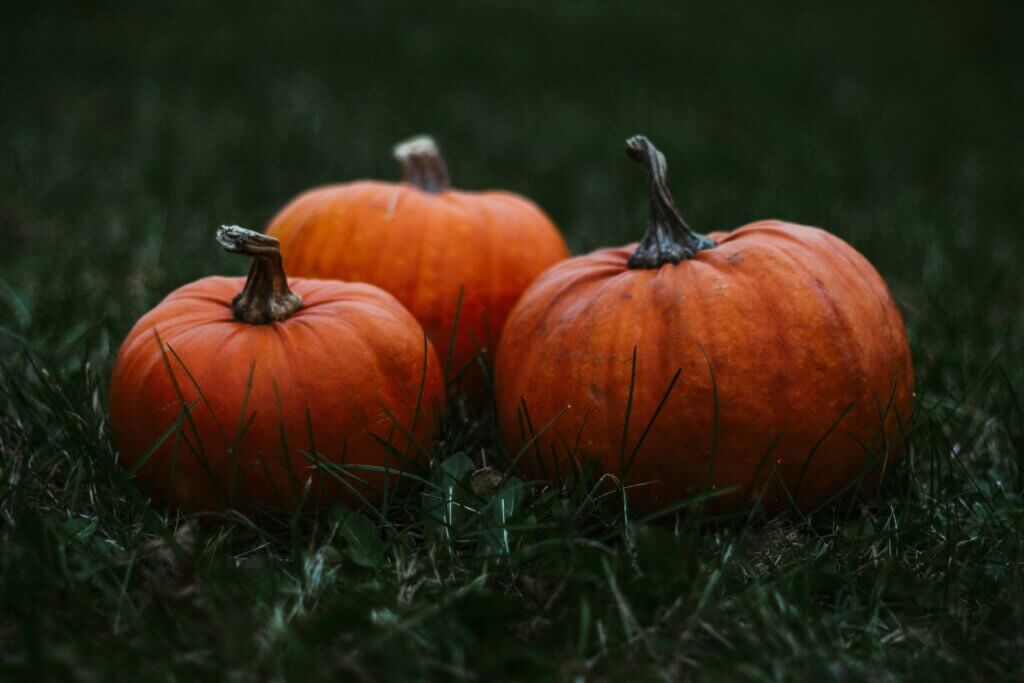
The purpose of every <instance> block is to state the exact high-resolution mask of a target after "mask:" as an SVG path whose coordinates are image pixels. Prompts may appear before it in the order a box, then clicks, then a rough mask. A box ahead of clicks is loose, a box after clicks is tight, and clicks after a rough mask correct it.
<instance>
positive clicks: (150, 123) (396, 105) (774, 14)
mask: <svg viewBox="0 0 1024 683" xmlns="http://www.w3.org/2000/svg"><path fill="white" fill-rule="evenodd" d="M342 5H343V3H323V4H319V5H317V4H311V3H306V2H296V3H262V4H261V6H255V5H254V6H247V7H242V6H234V5H232V6H228V5H226V4H223V3H198V2H188V3H182V4H172V3H160V2H147V3H142V2H140V3H119V4H115V3H73V4H72V3H67V4H65V3H50V4H46V5H45V6H44V4H42V3H39V4H37V6H32V7H30V6H29V5H28V4H22V5H20V6H17V7H15V6H11V7H7V8H5V9H3V10H2V12H3V16H2V18H0V26H2V28H0V38H2V41H0V83H2V84H3V90H4V93H5V97H4V105H3V107H2V108H0V132H2V136H0V243H2V247H0V672H2V676H3V677H4V678H9V679H21V680H29V679H33V678H38V679H60V680H67V679H75V680H97V679H103V678H108V677H110V678H135V677H141V678H145V679H160V680H163V679H174V678H181V679H190V678H193V677H197V676H198V677H203V678H218V679H219V678H227V677H228V676H230V677H231V678H232V679H237V680H263V679H268V678H274V679H277V678H279V679H305V678H307V677H310V678H317V679H321V678H322V679H326V678H328V677H330V678H332V679H337V677H339V676H340V677H341V680H387V679H423V678H428V679H445V680H450V679H454V680H463V679H464V680H489V679H531V680H532V679H548V680H581V679H582V680H618V679H622V680H659V679H667V680H678V679H729V680H738V679H744V680H746V679H750V680H766V679H770V680H776V679H798V680H799V679H810V678H812V677H814V678H817V679H819V680H820V679H827V680H832V679H836V680H848V679H854V680H857V679H870V680H888V679H901V678H914V679H932V678H939V677H942V678H960V677H966V678H971V679H984V680H997V679H1019V678H1020V677H1021V676H1024V497H1022V496H1024V363H1022V362H1021V361H1022V360H1024V316H1022V315H1021V311H1024V268H1021V267H1020V260H1021V259H1024V230H1022V229H1021V226H1022V225H1024V208H1022V207H1024V204H1022V202H1021V192H1022V189H1024V164H1022V163H1021V159H1024V135H1021V132H1020V121H1021V119H1022V117H1024V51H1022V50H1021V49H1020V40H1021V38H1020V37H1021V35H1022V34H1024V10H1022V8H1021V7H1020V6H1019V5H1012V4H1010V3H1006V4H1000V3H971V4H970V5H968V4H967V3H919V4H918V3H910V4H901V5H899V6H894V5H893V4H891V3H857V4H849V5H846V6H845V7H840V6H831V5H828V4H825V3H817V4H814V5H810V4H797V3H783V4H782V5H780V6H774V5H773V6H772V7H771V9H769V8H768V7H767V5H765V4H763V3H760V4H757V5H754V4H753V3H750V4H748V5H744V4H741V3H735V2H727V3H715V4H714V6H713V7H707V8H699V7H698V6H697V4H696V3H664V4H654V3H642V4H641V3H614V2H608V3H603V2H590V3H572V4H570V3H564V4H563V3H530V4H529V5H528V4H526V3H511V2H508V3H490V2H485V3H455V4H452V5H450V6H448V7H447V8H443V9H442V8H437V7H433V4H431V6H430V7H428V6H427V3H412V2H405V3H394V2H382V3H372V4H371V3H366V4H361V5H359V6H353V7H343V6H342ZM421 132H429V133H431V134H433V135H434V136H435V137H436V138H437V139H438V141H439V142H440V143H441V145H442V146H443V148H444V150H445V153H446V157H447V160H448V165H449V169H450V171H451V175H452V179H453V182H454V183H455V185H457V186H459V187H463V188H466V189H483V188H489V187H501V188H508V189H511V190H514V191H516V192H519V193H522V194H524V195H527V196H529V197H531V198H533V199H534V200H535V201H537V202H538V203H539V204H540V205H541V206H542V207H544V209H545V210H546V211H547V212H548V213H549V214H550V215H551V216H552V218H553V219H554V220H555V222H556V223H557V224H558V225H559V226H560V227H561V229H562V230H563V232H564V234H565V235H566V238H567V239H568V241H569V243H570V246H571V247H572V249H573V251H574V252H575V253H585V252H587V251H590V250H592V249H595V248H597V247H600V246H606V245H615V244H622V243H626V242H630V241H633V240H635V239H637V238H638V237H639V234H640V232H641V231H642V228H643V225H644V220H645V212H646V199H645V197H644V195H643V189H644V188H643V182H642V179H641V178H640V176H639V172H638V171H637V169H636V168H635V166H633V165H632V164H631V163H630V162H629V161H628V160H627V159H626V158H625V155H624V153H623V145H624V140H625V139H626V137H628V136H629V135H632V134H634V133H639V132H642V133H645V134H647V135H649V136H650V137H651V138H652V139H653V140H654V141H655V143H656V144H658V145H659V147H661V149H662V150H663V151H664V152H665V154H666V156H667V157H668V159H669V164H670V168H671V179H670V182H671V186H672V189H673V192H674V194H675V198H676V201H677V203H678V204H679V206H680V208H681V209H682V211H683V213H684V215H685V216H686V217H687V219H688V220H689V222H690V224H691V225H693V226H694V227H695V228H696V229H698V230H701V231H711V230H728V229H731V228H733V227H737V226H739V225H742V224H744V223H747V222H751V221H753V220H756V219H760V218H768V217H778V218H784V219H787V220H791V221H794V222H799V223H805V224H810V225H817V226H822V227H825V228H827V229H829V230H831V231H832V232H834V233H835V234H837V235H839V236H840V237H842V238H843V239H845V240H847V241H849V242H850V243H851V244H852V245H854V246H855V247H856V248H857V249H858V250H860V251H861V252H862V253H863V254H864V255H865V256H867V258H868V259H870V260H871V262H872V263H874V264H875V266H876V267H877V268H878V270H879V271H880V272H881V273H882V275H883V276H884V277H885V278H886V280H887V281H888V282H889V284H890V286H891V288H892V291H893V294H894V296H895V298H896V300H897V301H898V303H899V305H900V307H901V309H902V311H903V313H904V316H905V318H906V323H907V328H908V332H909V335H910V340H911V346H912V350H913V355H914V362H915V370H916V375H917V397H916V403H917V408H916V413H915V420H914V423H913V427H912V429H911V433H910V435H909V437H908V442H907V444H908V446H907V457H906V458H905V459H904V460H903V462H902V463H901V464H900V465H899V466H898V468H897V470H896V471H895V472H894V473H893V476H891V477H890V478H889V479H888V481H887V483H886V485H885V487H884V488H883V489H882V491H881V492H879V493H878V494H877V495H859V496H856V497H855V498H853V499H851V500H850V501H848V502H847V503H845V504H842V505H839V506H832V507H829V508H827V509H823V510H818V511H815V512H814V513H813V514H809V515H803V514H800V513H798V512H796V511H785V512H781V513H755V514H751V515H746V516H742V517H740V518H738V519H737V518H729V519H714V518H710V517H708V516H706V515H699V514H696V513H694V512H693V511H691V510H684V511H681V512H675V513H673V514H667V515H661V516H649V517H646V518H644V517H641V518H636V517H635V516H634V515H631V514H630V511H629V509H628V507H624V506H622V505H616V504H612V503H610V502H608V501H607V500H600V499H597V498H595V497H594V496H588V495H587V490H586V488H585V487H584V486H582V485H581V486H577V487H575V488H571V489H569V490H565V491H559V490H554V489H551V488H547V489H544V488H543V487H540V486H535V487H525V488H523V489H521V490H519V491H518V492H505V493H501V494H500V495H506V496H513V497H516V503H517V507H516V509H517V511H516V513H515V515H514V516H513V517H512V518H511V519H510V520H506V522H505V523H504V524H502V523H499V522H497V521H496V517H495V515H494V510H495V504H496V503H495V501H497V499H496V498H492V499H490V502H489V503H487V504H486V505H477V506H475V507H474V509H473V510H464V511H463V512H462V513H461V514H459V515H455V516H454V517H453V518H451V519H446V520H443V521H444V522H445V524H442V525H440V526H439V524H438V521H437V519H436V518H435V517H433V516H431V515H429V514H426V513H425V512H424V511H425V509H426V507H427V505H428V502H429V498H430V495H431V494H430V493H429V491H428V493H427V494H426V495H424V494H423V493H422V492H420V491H415V490H412V491H408V492H406V493H404V494H402V495H401V496H398V497H396V498H395V499H393V500H391V501H389V504H388V505H387V506H386V507H385V506H378V507H370V508H365V509H362V510H356V511H352V510H343V509H340V508H338V509H331V510H327V511H322V512H321V513H320V514H315V515H314V514H312V513H308V512H306V513H295V514H291V515H282V516H280V517H278V518H274V519H260V520H255V519H252V518H248V517H245V516H242V515H240V514H228V515H220V516H217V517H206V518H203V519H202V520H197V519H194V518H188V517H184V516H181V515H178V514H175V513H174V512H172V511H167V510H164V509H160V508H154V507H152V506H151V505H149V504H148V503H147V501H146V499H145V498H144V497H143V496H142V495H141V494H140V493H139V492H138V490H137V489H136V488H135V487H134V486H133V485H132V483H131V481H130V478H129V476H128V474H127V473H126V472H125V471H123V470H122V469H121V468H120V467H118V466H117V465H116V464H115V456H116V450H115V448H114V445H113V444H112V442H111V439H110V434H109V426H108V422H107V408H106V395H107V390H108V379H109V374H110V369H111V365H112V362H113V357H114V354H115V353H116V352H117V349H118V345H119V343H120V341H121V339H122V338H123V337H124V335H125V334H126V333H127V331H128V329H129V328H130V327H131V325H132V323H133V322H134V321H135V320H136V319H137V318H138V317H139V316H140V315H142V314H143V313H144V312H145V311H146V310H148V309H149V308H151V307H152V306H154V305H155V304H156V303H157V302H159V301H160V299H161V298H162V297H163V296H164V295H166V294H167V293H168V292H169V291H171V290H172V289H174V288H175V287H178V286H180V285H182V284H184V283H186V282H189V281H191V280H194V279H196V278H198V277H201V276H204V275H207V274H213V273H228V274H241V273H242V272H243V271H244V267H245V266H244V265H243V264H241V263H239V261H238V260H237V259H235V258H232V257H230V256H228V255H225V254H224V253H223V252H221V250H219V249H218V248H217V247H216V244H215V242H214V238H213V235H214V230H215V228H216V226H218V225H220V224H222V223H237V224H240V225H244V226H249V227H253V228H262V227H263V226H265V224H266V222H267V221H268V220H269V218H270V217H271V216H272V215H273V213H274V211H275V210H276V209H277V208H278V207H280V206H281V205H282V204H283V203H284V202H286V201H287V200H288V199H289V198H291V197H292V196H294V195H295V194H296V193H298V192H299V191H301V190H303V189H306V188H308V187H311V186H314V185H317V184H321V183H324V182H327V181H337V180H347V179H355V178H363V177H371V178H386V179H392V178H394V177H395V176H396V173H397V172H396V169H395V168H394V165H393V162H392V160H391V158H390V149H391V146H392V145H393V144H394V143H395V142H396V141H398V140H400V139H403V138H405V137H408V136H410V135H413V134H417V133H421ZM446 430H447V431H446V435H445V441H444V443H443V444H440V445H438V446H437V448H436V452H435V455H436V457H437V462H438V463H444V464H443V465H435V467H434V470H433V473H432V475H431V476H432V477H433V478H434V481H435V482H443V481H445V479H444V478H445V477H449V478H454V479H458V478H460V477H462V476H463V474H464V473H466V472H468V471H471V470H472V469H475V468H476V467H479V466H480V465H482V464H484V461H485V460H486V462H487V464H490V465H494V466H497V467H499V468H500V467H502V465H503V464H506V463H507V462H508V460H507V457H508V456H507V454H505V453H503V452H502V450H501V448H500V446H499V444H498V441H497V438H496V434H495V427H494V420H493V415H492V412H491V411H490V409H489V408H478V409H477V410H471V411H468V412H466V411H459V410H455V411H452V414H450V415H449V416H448V420H447V425H446ZM499 502H500V501H499Z"/></svg>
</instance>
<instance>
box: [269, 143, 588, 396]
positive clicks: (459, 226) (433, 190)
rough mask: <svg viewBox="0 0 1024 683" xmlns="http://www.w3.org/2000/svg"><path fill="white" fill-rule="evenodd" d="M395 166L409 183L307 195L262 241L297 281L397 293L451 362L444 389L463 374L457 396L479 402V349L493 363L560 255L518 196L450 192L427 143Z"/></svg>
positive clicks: (554, 232) (553, 235)
mask: <svg viewBox="0 0 1024 683" xmlns="http://www.w3.org/2000/svg"><path fill="white" fill-rule="evenodd" d="M396 158H398V159H399V162H400V163H401V164H402V165H403V169H404V175H405V178H406V182H403V183H389V182H377V181H358V182H352V183H348V184H342V185H330V186H326V187H320V188H316V189H313V190H310V191H308V192H305V193H304V194H302V195H300V196H298V197H297V198H295V199H294V200H292V201H291V202H290V203H289V204H288V205H287V206H285V207H284V208H283V209H281V211H280V212H279V213H278V214H277V216H275V217H274V219H273V220H272V221H271V222H270V225H269V226H268V228H267V234H268V235H273V236H274V237H277V238H278V239H280V241H281V245H282V247H281V248H282V253H283V255H284V263H285V267H286V268H287V270H288V272H290V273H292V274H293V275H301V276H304V277H314V278H339V279H344V280H348V281H359V282H368V283H370V284H373V285H376V286H378V287H380V288H382V289H384V290H386V291H388V292H390V293H391V294H393V295H394V296H395V297H396V298H397V299H398V300H399V301H401V302H402V304H404V305H405V306H406V307H407V308H408V309H409V310H410V311H411V312H412V314H413V315H414V316H416V319H417V320H419V321H420V323H421V324H422V325H423V328H424V329H425V330H426V331H427V335H428V336H429V338H430V340H431V342H432V343H433V344H434V347H435V348H436V349H437V352H438V356H439V357H440V358H441V360H442V362H443V363H446V364H447V363H448V358H449V353H450V354H451V363H450V367H448V371H449V374H450V377H449V379H450V380H451V379H454V377H453V376H456V375H459V380H460V381H459V382H458V384H459V385H460V386H461V388H462V389H463V391H464V392H465V393H466V394H467V395H469V396H471V397H473V398H479V397H480V396H481V395H482V394H483V393H484V389H485V388H486V384H485V382H484V378H483V375H482V373H481V372H480V371H479V368H478V367H476V364H475V363H474V359H475V358H476V357H477V355H478V354H479V352H480V351H481V350H485V351H490V352H491V353H493V350H494V348H495V346H496V344H497V341H498V338H499V336H500V334H501V330H502V328H503V327H504V324H505V319H506V318H507V317H508V313H509V311H510V310H511V309H512V306H513V305H514V304H515V302H516V301H517V300H518V298H519V296H520V295H521V294H522V292H523V290H525V289H526V287H527V286H528V285H529V284H530V283H531V282H532V281H533V279H534V278H535V277H536V276H537V275H539V274H540V273H541V272H543V271H544V270H546V269H547V268H548V267H549V266H551V265H553V264H554V263H556V262H558V261H560V260H562V259H564V258H567V257H568V256H569V250H568V247H567V246H566V243H565V240H564V239H562V236H561V234H559V232H558V229H557V228H556V227H555V225H554V224H553V223H552V222H551V220H550V219H549V218H548V217H547V216H546V215H545V214H544V212H543V211H541V209H540V208H538V207H537V205H536V204H534V203H533V202H531V201H530V200H528V199H526V198H524V197H521V196H518V195H515V194H512V193H509V192H500V191H489V192H463V191H460V190H454V189H450V188H449V187H448V179H447V172H446V171H445V170H444V166H443V161H442V160H441V159H440V156H439V154H438V152H437V148H436V146H434V145H433V143H432V141H430V140H429V139H417V140H413V141H410V142H409V143H406V144H405V145H400V146H399V147H398V148H396ZM460 291H461V292H462V303H461V307H460V306H459V296H460ZM457 311H458V329H457V332H456V337H455V344H454V349H449V345H450V342H451V337H452V326H453V325H454V324H455V317H456V312H457ZM488 362H489V361H488Z"/></svg>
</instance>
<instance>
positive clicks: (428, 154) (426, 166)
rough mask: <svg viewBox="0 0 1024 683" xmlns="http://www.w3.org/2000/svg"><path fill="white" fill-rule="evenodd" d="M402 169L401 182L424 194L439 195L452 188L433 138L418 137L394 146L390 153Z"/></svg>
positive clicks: (442, 158) (426, 136) (446, 168)
mask: <svg viewBox="0 0 1024 683" xmlns="http://www.w3.org/2000/svg"><path fill="white" fill-rule="evenodd" d="M392 153H393V154H394V157H395V161H397V162H398V166H399V167H400V168H401V169H402V181H403V182H406V183H410V184H412V185H415V186H416V187H418V188H419V189H421V190H423V191H424V192H430V193H431V194H440V193H442V192H444V191H445V190H448V189H450V188H451V186H452V181H451V178H449V177H448V167H447V166H446V165H445V163H444V157H442V156H441V150H440V149H438V147H437V143H436V142H434V138H432V137H430V136H428V135H420V136H418V137H415V138H410V139H409V140H406V141H405V142H400V143H398V144H397V145H395V149H394V151H393V152H392Z"/></svg>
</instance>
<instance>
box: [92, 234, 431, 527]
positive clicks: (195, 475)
mask: <svg viewBox="0 0 1024 683" xmlns="http://www.w3.org/2000/svg"><path fill="white" fill-rule="evenodd" d="M217 239H218V241H219V242H220V243H221V245H222V246H223V247H224V248H225V249H227V250H228V251H231V252H234V253H239V254H244V255H247V256H250V257H252V258H253V259H254V260H253V263H252V268H251V270H250V271H249V276H248V278H244V279H243V278H236V277H208V278H204V279H202V280H198V281H196V282H193V283H191V284H188V285H185V286H184V287H181V288H180V289H178V290H176V291H174V292H172V293H171V294H170V295H168V296H167V298H166V299H164V300H163V301H162V302H161V303H160V304H159V305H157V307H156V308H154V309H153V310H151V311H150V312H149V313H147V314H146V315H145V316H143V317H142V319H140V320H139V321H138V322H137V323H136V324H135V326H134V327H133V328H132V330H131V332H130V333H129V334H128V337H127V339H125V341H124V344H123V345H122V346H121V350H120V352H119V354H118V356H117V360H116V362H115V364H114V372H113V377H112V379H111V387H110V423H111V428H112V430H113V436H114V441H115V443H116V444H117V447H118V452H119V455H120V462H121V463H122V464H123V465H124V466H125V467H128V468H131V469H133V470H135V469H138V472H139V475H140V476H141V478H142V480H143V482H144V483H145V485H146V486H147V488H148V489H149V490H150V491H152V492H153V493H155V494H156V495H157V496H158V497H159V498H161V499H163V500H164V501H166V502H167V503H169V504H172V505H174V506H176V507H179V508H181V509H184V510H209V509H222V508H224V507H228V506H234V507H241V508H264V509H285V510H287V509H290V508H292V507H293V506H294V505H296V504H297V503H298V501H300V500H301V499H302V496H303V495H306V496H307V501H316V500H321V499H328V498H340V499H342V500H344V501H346V502H347V503H349V504H353V505H354V504H357V503H358V502H360V501H362V500H363V499H370V500H372V499H375V498H376V497H377V496H378V495H379V492H380V491H381V490H382V489H383V488H384V487H385V486H390V485H392V484H393V483H395V482H394V481H393V480H394V477H393V476H388V475H387V474H385V472H384V468H393V469H394V470H396V471H398V470H402V469H403V468H404V469H406V470H408V468H409V467H410V466H411V464H412V462H413V461H415V460H416V459H418V458H419V457H420V456H421V455H422V454H424V453H427V452H428V451H427V449H429V448H430V442H431V439H432V436H433V435H434V433H435V425H436V420H435V413H436V412H438V411H440V410H442V409H443V400H444V396H443V394H444V389H443V380H442V377H441V371H440V363H439V362H438V360H437V358H436V356H435V354H434V350H433V348H432V347H431V346H430V344H429V342H427V340H426V339H425V337H424V333H423V330H422V328H421V327H420V325H419V324H418V323H417V322H416V320H415V319H414V318H413V317H412V315H411V314H410V313H409V312H408V311H406V310H405V309H404V308H403V307H402V305H401V304H399V303H398V301H396V300H395V298H394V297H392V296H391V295H390V294H388V293H386V292H384V291H382V290H380V289H378V288H376V287H373V286H370V285H366V284H351V283H343V282H334V281H324V280H303V279H293V280H291V281H288V280H287V279H286V277H285V272H284V269H283V268H282V265H281V255H280V251H279V248H278V242H277V240H276V239H274V238H272V237H266V236H264V235H261V234H259V233H256V232H253V231H250V230H243V229H242V228H237V227H224V228H221V229H220V230H219V231H218V234H217ZM410 437H411V438H410ZM326 462H331V463H335V464H343V465H345V466H347V467H344V468H335V467H331V466H328V465H325V464H324V463H326ZM396 474H397V472H396ZM339 477H340V478H339ZM310 478H312V487H311V490H310V492H309V493H307V494H303V488H304V486H305V485H306V483H307V481H308V480H310Z"/></svg>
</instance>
